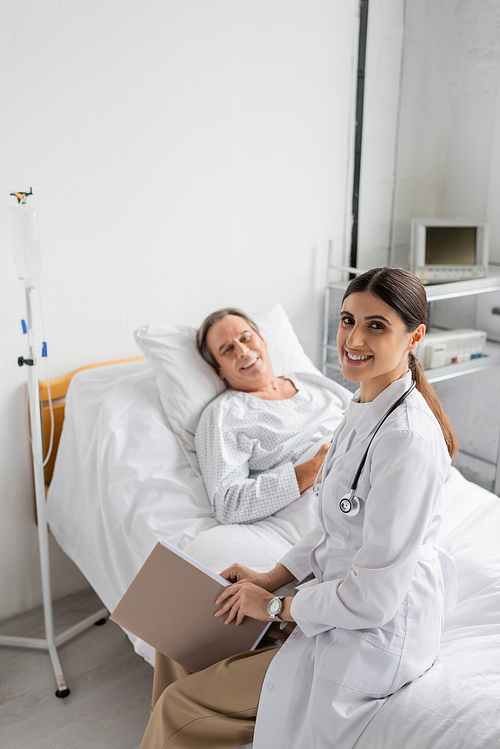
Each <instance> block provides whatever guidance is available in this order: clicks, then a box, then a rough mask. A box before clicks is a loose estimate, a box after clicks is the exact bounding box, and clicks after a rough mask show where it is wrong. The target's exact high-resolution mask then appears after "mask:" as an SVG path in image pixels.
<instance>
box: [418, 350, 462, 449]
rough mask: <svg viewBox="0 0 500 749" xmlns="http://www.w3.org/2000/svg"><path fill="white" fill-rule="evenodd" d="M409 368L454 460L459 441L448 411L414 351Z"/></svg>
mask: <svg viewBox="0 0 500 749" xmlns="http://www.w3.org/2000/svg"><path fill="white" fill-rule="evenodd" d="M408 367H409V369H410V372H411V374H412V377H413V379H414V380H415V387H416V388H417V390H418V391H419V392H420V393H422V395H423V396H424V399H425V401H426V403H427V405H428V406H429V408H430V409H431V411H432V413H433V414H434V416H435V417H436V419H437V421H438V424H439V426H440V427H441V431H442V432H443V437H444V441H445V442H446V447H447V448H448V452H449V454H450V458H451V459H452V460H453V457H454V456H455V453H457V452H458V441H457V438H456V437H455V432H454V431H453V428H452V426H451V424H450V420H449V418H448V416H447V414H446V411H445V410H444V408H443V406H442V405H441V401H440V400H439V398H438V397H437V395H436V392H435V390H434V388H433V387H432V385H431V384H430V383H429V381H428V379H427V377H426V376H425V374H424V370H423V367H422V365H421V364H420V362H419V360H418V359H417V357H416V356H415V354H414V353H413V351H410V353H409V356H408Z"/></svg>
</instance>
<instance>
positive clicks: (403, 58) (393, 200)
mask: <svg viewBox="0 0 500 749" xmlns="http://www.w3.org/2000/svg"><path fill="white" fill-rule="evenodd" d="M407 18H408V8H407V0H404V3H403V38H402V41H401V62H400V65H399V93H398V110H397V115H396V142H395V145H394V170H393V174H392V197H391V216H390V220H389V247H388V251H387V265H388V266H389V267H392V266H393V265H394V242H395V233H396V197H397V188H398V179H399V175H398V171H399V139H400V135H401V110H402V103H403V84H404V76H405V67H406V66H405V62H406V35H407Z"/></svg>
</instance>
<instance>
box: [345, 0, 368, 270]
mask: <svg viewBox="0 0 500 749" xmlns="http://www.w3.org/2000/svg"><path fill="white" fill-rule="evenodd" d="M368 2H369V0H360V3H359V41H358V82H357V87H356V118H355V126H354V174H353V185H352V229H351V255H350V265H351V267H352V268H356V267H357V262H358V221H359V183H360V176H361V143H362V138H363V105H364V95H365V67H366V40H367V36H368ZM349 277H350V278H354V274H353V273H351V274H350V276H349Z"/></svg>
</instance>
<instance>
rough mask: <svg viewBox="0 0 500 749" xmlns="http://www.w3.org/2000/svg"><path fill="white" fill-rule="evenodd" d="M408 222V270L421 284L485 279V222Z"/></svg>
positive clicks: (425, 219)
mask: <svg viewBox="0 0 500 749" xmlns="http://www.w3.org/2000/svg"><path fill="white" fill-rule="evenodd" d="M411 223H412V227H411V252H410V269H411V270H412V272H413V273H414V274H415V275H416V276H417V277H418V278H420V280H421V281H422V283H445V282H446V281H466V280H469V279H473V278H484V277H485V276H487V274H488V254H489V232H488V224H487V222H486V221H479V222H478V221H452V220H447V219H437V218H415V219H413V221H412V222H411Z"/></svg>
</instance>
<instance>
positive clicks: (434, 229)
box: [425, 226, 477, 265]
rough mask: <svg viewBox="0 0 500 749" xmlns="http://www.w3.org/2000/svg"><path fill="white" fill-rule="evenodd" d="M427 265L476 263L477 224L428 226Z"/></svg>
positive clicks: (426, 242) (426, 237)
mask: <svg viewBox="0 0 500 749" xmlns="http://www.w3.org/2000/svg"><path fill="white" fill-rule="evenodd" d="M425 231H426V236H425V264H426V265H475V264H476V232H477V228H476V227H475V226H427V227H426V230H425Z"/></svg>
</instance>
